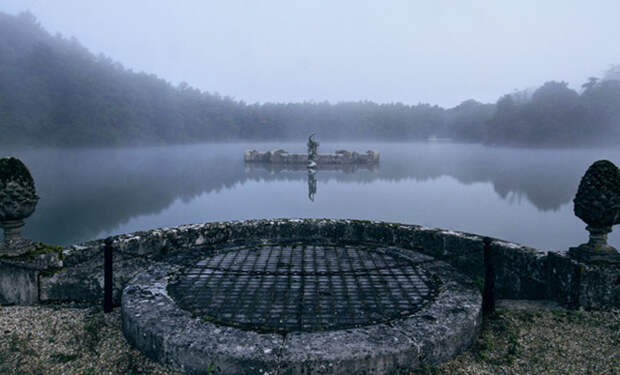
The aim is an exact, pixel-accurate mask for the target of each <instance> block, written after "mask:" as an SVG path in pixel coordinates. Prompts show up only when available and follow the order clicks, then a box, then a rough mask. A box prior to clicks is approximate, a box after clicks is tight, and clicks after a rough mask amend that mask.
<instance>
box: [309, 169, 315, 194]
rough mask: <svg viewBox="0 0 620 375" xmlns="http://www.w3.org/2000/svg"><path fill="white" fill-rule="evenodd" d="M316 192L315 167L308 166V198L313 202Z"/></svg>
mask: <svg viewBox="0 0 620 375" xmlns="http://www.w3.org/2000/svg"><path fill="white" fill-rule="evenodd" d="M315 194H316V169H312V168H308V199H310V201H312V202H314V195H315Z"/></svg>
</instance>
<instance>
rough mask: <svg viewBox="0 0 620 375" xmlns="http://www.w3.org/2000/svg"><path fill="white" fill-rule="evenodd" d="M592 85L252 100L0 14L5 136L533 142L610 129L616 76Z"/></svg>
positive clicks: (69, 140)
mask: <svg viewBox="0 0 620 375" xmlns="http://www.w3.org/2000/svg"><path fill="white" fill-rule="evenodd" d="M608 73H609V74H610V75H612V76H613V74H615V73H614V71H613V70H610V72H608ZM590 83H591V85H589V86H588V87H584V92H583V93H582V94H581V95H579V94H577V93H576V92H574V91H572V90H570V89H568V88H567V87H566V85H565V84H562V83H553V82H552V83H547V84H545V85H544V86H543V87H542V88H541V89H539V90H538V91H536V92H535V93H534V95H532V97H531V98H530V99H531V100H530V99H528V100H517V99H518V98H517V96H516V95H514V94H513V95H509V96H505V97H503V98H501V99H500V100H499V102H498V103H497V105H496V104H482V103H479V102H476V101H474V100H467V101H465V102H463V103H461V104H460V105H458V106H457V107H454V108H450V109H444V108H441V107H438V106H433V105H429V104H418V105H405V104H401V103H390V104H377V103H373V102H369V101H362V102H344V103H338V104H330V103H327V102H322V103H309V102H306V103H266V104H252V105H249V104H246V103H244V102H242V101H237V100H233V99H232V98H230V97H222V96H220V95H218V94H214V93H209V92H204V91H201V90H197V89H195V88H192V87H191V86H189V85H188V84H186V83H182V84H180V85H178V86H173V85H171V84H170V83H168V82H166V81H165V80H162V79H160V78H158V77H156V76H155V75H152V74H145V73H136V72H133V71H131V70H129V69H125V68H124V67H123V66H122V65H120V64H119V63H117V62H115V61H113V60H112V59H110V58H108V57H106V56H103V55H99V56H95V55H93V54H92V53H90V52H89V51H88V50H87V49H86V48H84V47H83V46H81V45H80V43H79V42H78V41H77V40H75V39H73V38H72V39H66V38H63V37H62V36H60V35H56V36H51V35H50V34H49V33H47V32H46V31H45V30H44V29H43V28H42V27H41V26H40V25H39V23H38V22H37V20H36V19H35V17H34V16H33V15H32V14H30V13H22V14H20V15H18V16H11V15H7V14H2V13H0V144H5V145H6V144H9V145H32V146H38V145H46V146H86V145H115V144H160V143H187V142H204V141H230V140H275V139H279V140H301V139H304V138H305V137H307V135H308V134H310V133H317V134H319V137H320V139H323V140H330V139H331V140H337V139H338V140H363V139H373V140H399V141H402V140H420V139H427V138H428V137H430V136H438V137H449V138H453V139H457V140H462V141H471V142H490V143H497V144H506V143H508V144H535V145H538V144H552V143H553V144H573V143H579V142H585V141H595V140H597V139H606V140H609V139H613V137H617V136H618V126H619V125H618V113H617V112H618V108H619V106H618V104H619V97H620V96H619V95H618V85H619V84H620V82H618V81H615V80H614V79H605V80H601V81H600V82H599V81H598V80H594V81H591V82H590ZM496 108H497V109H496ZM584 134H585V136H584ZM609 134H613V137H611V138H610V137H609ZM616 139H620V138H616Z"/></svg>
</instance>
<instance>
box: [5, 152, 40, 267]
mask: <svg viewBox="0 0 620 375" xmlns="http://www.w3.org/2000/svg"><path fill="white" fill-rule="evenodd" d="M38 201H39V197H38V196H37V194H36V191H35V188H34V180H33V179H32V176H31V175H30V171H28V168H26V166H25V165H24V163H22V162H21V161H20V160H19V159H17V158H2V159H0V226H1V227H2V229H4V243H2V244H0V255H8V256H16V255H20V254H23V253H25V252H27V251H28V250H29V249H31V248H33V247H34V246H35V245H36V244H35V242H33V241H31V240H28V239H25V238H23V237H22V235H21V228H22V227H23V226H24V219H25V218H27V217H29V216H30V215H32V213H33V212H34V209H35V207H36V205H37V202H38Z"/></svg>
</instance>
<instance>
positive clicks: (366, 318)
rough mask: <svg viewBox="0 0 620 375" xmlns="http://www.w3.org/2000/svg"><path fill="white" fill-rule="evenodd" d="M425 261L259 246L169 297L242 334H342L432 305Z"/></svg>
mask: <svg viewBox="0 0 620 375" xmlns="http://www.w3.org/2000/svg"><path fill="white" fill-rule="evenodd" d="M425 259H427V258H425V257H424V256H422V255H417V256H416V253H411V252H408V253H407V256H405V255H403V254H402V253H401V252H400V251H398V249H394V248H387V247H377V246H370V245H355V246H353V245H340V246H331V245H302V244H274V245H258V246H251V247H242V248H236V249H233V250H230V251H227V252H225V253H220V254H217V255H214V256H210V257H206V258H204V259H202V260H200V261H198V262H197V263H196V264H195V265H193V266H191V267H187V268H185V270H184V271H182V272H181V273H180V274H179V275H177V277H176V278H175V279H174V280H172V281H171V282H170V284H169V286H168V291H169V294H170V295H171V296H172V298H174V300H175V301H176V302H177V303H178V304H179V306H180V307H181V308H183V309H185V310H188V311H191V312H192V313H194V314H195V315H197V316H200V317H202V318H203V319H205V320H208V321H213V322H217V323H220V324H225V325H230V326H235V327H239V328H242V329H249V330H255V331H259V332H278V333H288V332H295V331H305V332H311V331H326V330H334V329H343V328H350V327H359V326H363V325H369V324H376V323H379V322H386V321H390V320H392V319H396V318H400V317H403V316H407V315H410V314H412V313H414V312H415V311H417V310H419V309H421V308H422V307H423V306H424V305H426V303H428V302H430V301H431V300H432V299H433V298H434V296H435V295H436V294H437V287H436V285H435V283H434V282H433V281H432V280H431V278H430V276H429V275H428V274H427V273H426V272H425V271H424V269H423V266H422V264H423V263H424V262H425Z"/></svg>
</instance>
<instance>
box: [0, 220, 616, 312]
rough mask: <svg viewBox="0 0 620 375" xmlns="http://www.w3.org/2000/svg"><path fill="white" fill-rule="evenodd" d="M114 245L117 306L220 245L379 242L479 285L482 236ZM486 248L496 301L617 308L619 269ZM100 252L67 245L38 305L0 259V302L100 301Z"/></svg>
mask: <svg viewBox="0 0 620 375" xmlns="http://www.w3.org/2000/svg"><path fill="white" fill-rule="evenodd" d="M113 240H114V241H113V245H112V246H113V249H114V299H115V301H116V302H118V301H119V300H120V294H121V290H122V288H123V286H124V285H125V284H126V283H127V281H128V280H129V279H131V278H132V277H133V276H134V275H135V274H136V273H137V272H138V271H140V270H143V269H145V267H146V266H147V265H148V264H150V263H152V262H155V261H159V260H167V261H170V260H174V259H176V258H183V257H185V256H187V255H188V254H191V253H193V252H196V253H201V254H204V253H206V252H213V251H216V250H217V249H218V248H221V247H222V246H228V245H235V244H236V245H238V244H241V243H246V242H270V241H282V240H306V241H318V242H334V243H337V242H343V241H344V242H375V243H382V244H388V245H393V246H397V247H401V248H405V249H412V250H416V251H419V252H421V253H424V254H427V255H430V256H433V257H436V258H438V259H441V260H444V261H446V262H447V263H450V264H451V265H453V266H454V267H455V268H457V269H458V270H460V271H461V272H463V273H464V274H466V275H468V276H470V277H471V278H472V279H473V280H474V281H477V282H479V283H480V284H481V283H482V282H483V279H484V259H483V249H484V237H482V236H478V235H473V234H468V233H462V232H455V231H450V230H442V229H434V228H427V227H422V226H418V225H404V224H396V223H384V222H375V221H360V220H330V219H277V220H254V221H243V222H215V223H206V224H195V225H183V226H179V227H173V228H163V229H154V230H150V231H144V232H135V233H131V234H123V235H119V236H115V237H113ZM490 244H491V248H492V251H493V252H494V254H495V274H496V282H495V284H496V297H497V298H519V299H551V300H555V301H557V302H559V303H562V304H564V305H567V306H571V307H578V306H583V307H586V308H605V307H611V306H615V307H618V306H620V267H618V266H617V265H615V266H613V265H607V266H602V265H601V266H597V265H587V264H584V263H579V262H577V261H575V260H573V259H570V258H568V257H567V256H564V255H561V254H557V253H551V252H550V253H546V252H542V251H539V250H535V249H532V248H528V247H525V246H521V245H518V244H514V243H510V242H505V241H501V240H497V239H491V240H490ZM103 247H104V243H103V240H97V241H91V242H87V243H84V244H81V245H74V246H71V247H69V248H66V249H64V250H63V252H62V260H60V259H57V262H56V263H53V262H52V263H50V264H54V265H53V266H50V267H48V268H47V269H45V270H43V271H38V270H37V271H36V272H35V271H33V272H35V273H33V274H34V277H35V279H38V280H37V283H36V285H38V293H35V294H37V296H36V297H37V298H36V299H35V298H30V297H29V298H26V299H24V298H21V297H16V296H18V295H22V294H28V295H30V296H32V295H33V293H32V292H31V287H32V285H34V284H33V283H28V282H20V281H19V280H24V277H23V276H19V277H16V276H11V274H10V272H8V271H6V270H7V269H8V268H7V267H13V268H15V267H22V268H24V267H28V265H30V264H32V263H33V262H36V260H29V261H22V262H21V263H20V264H16V262H12V263H11V264H9V263H7V261H6V260H0V303H3V304H7V303H36V302H39V301H40V302H45V301H63V300H82V301H99V300H101V299H102V298H103ZM54 255H55V256H57V257H58V255H57V254H45V256H47V257H50V256H54ZM11 272H12V271H11ZM15 272H16V271H15ZM30 277H32V274H31V276H30ZM30 280H32V279H30ZM29 288H30V289H29ZM13 289H19V290H23V293H22V292H14V291H13V292H11V290H13ZM28 290H30V292H28ZM20 293H21V294H20Z"/></svg>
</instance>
